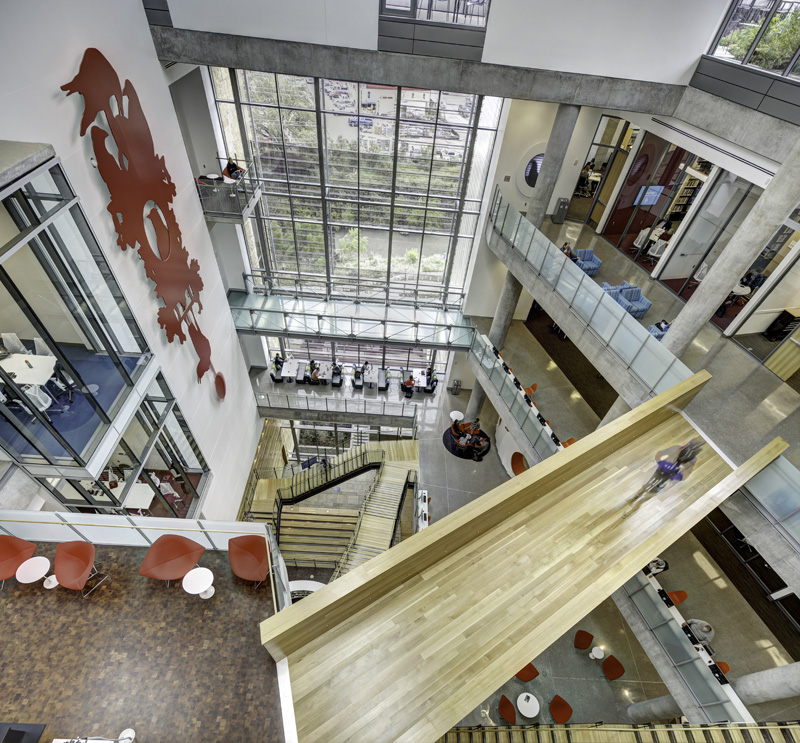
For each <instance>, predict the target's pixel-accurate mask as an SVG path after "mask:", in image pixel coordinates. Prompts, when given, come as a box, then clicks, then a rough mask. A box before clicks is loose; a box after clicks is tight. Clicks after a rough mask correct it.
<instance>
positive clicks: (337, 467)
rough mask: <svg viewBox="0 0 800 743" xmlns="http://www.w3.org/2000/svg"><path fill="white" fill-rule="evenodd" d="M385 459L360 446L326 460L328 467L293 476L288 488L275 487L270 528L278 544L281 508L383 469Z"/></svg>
mask: <svg viewBox="0 0 800 743" xmlns="http://www.w3.org/2000/svg"><path fill="white" fill-rule="evenodd" d="M385 456H386V453H385V452H384V451H383V449H378V450H375V449H373V450H367V449H365V448H364V447H359V448H358V449H354V450H351V451H349V452H347V453H345V454H342V455H341V456H338V457H334V458H333V459H331V460H328V464H327V466H325V465H324V464H322V463H317V464H313V465H311V466H310V467H308V468H306V469H303V470H302V471H301V472H299V473H297V474H295V475H294V476H293V477H292V484H291V485H289V487H286V488H278V492H277V493H276V495H275V500H274V502H273V504H272V526H273V529H274V531H275V538H276V539H277V540H278V543H279V544H280V538H281V514H282V512H283V507H284V506H293V505H297V504H298V503H300V502H302V501H304V500H306V499H307V498H310V497H311V496H313V495H315V494H316V493H318V492H320V491H321V490H325V489H326V488H329V487H332V486H333V485H335V484H336V483H338V482H341V481H342V480H346V479H348V478H350V477H355V476H356V475H358V474H361V473H362V472H365V471H366V470H369V469H376V468H378V469H379V468H381V467H383V461H384V458H385Z"/></svg>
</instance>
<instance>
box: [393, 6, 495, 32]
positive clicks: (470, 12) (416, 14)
mask: <svg viewBox="0 0 800 743" xmlns="http://www.w3.org/2000/svg"><path fill="white" fill-rule="evenodd" d="M490 3H491V0H469V2H463V3H462V2H461V1H460V0H381V5H380V12H381V15H385V16H394V17H400V18H414V19H416V20H418V21H431V22H433V23H456V24H459V25H468V26H474V27H476V28H477V27H482V26H485V25H486V18H487V16H488V15H489V5H490Z"/></svg>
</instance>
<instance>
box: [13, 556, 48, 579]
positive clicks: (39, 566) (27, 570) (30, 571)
mask: <svg viewBox="0 0 800 743" xmlns="http://www.w3.org/2000/svg"><path fill="white" fill-rule="evenodd" d="M48 570H50V560H48V559H47V558H46V557H43V556H42V555H39V556H38V557H31V558H30V559H28V560H25V562H23V563H22V565H20V566H19V567H18V568H17V580H18V581H19V582H20V583H36V581H37V580H41V579H42V578H44V576H45V575H47V571H48Z"/></svg>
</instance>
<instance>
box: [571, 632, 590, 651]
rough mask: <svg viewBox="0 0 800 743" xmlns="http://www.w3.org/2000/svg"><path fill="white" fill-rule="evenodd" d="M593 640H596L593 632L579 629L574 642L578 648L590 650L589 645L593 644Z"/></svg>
mask: <svg viewBox="0 0 800 743" xmlns="http://www.w3.org/2000/svg"><path fill="white" fill-rule="evenodd" d="M592 640H594V635H593V634H591V633H589V632H584V631H583V630H582V629H579V630H578V631H577V632H576V633H575V640H574V642H573V643H572V644H573V645H574V646H575V647H576V648H578V650H588V649H589V646H590V645H591V644H592Z"/></svg>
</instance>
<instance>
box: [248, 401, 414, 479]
mask: <svg viewBox="0 0 800 743" xmlns="http://www.w3.org/2000/svg"><path fill="white" fill-rule="evenodd" d="M256 401H257V404H258V405H261V406H263V407H268V408H285V409H287V410H314V411H319V412H323V413H359V414H362V415H393V416H398V417H402V418H408V425H407V427H408V428H414V426H415V424H416V418H417V409H418V407H419V406H418V405H415V404H408V403H405V402H389V401H386V400H365V399H356V398H346V397H333V396H324V397H323V396H319V397H316V396H315V397H312V396H311V395H282V394H280V393H275V392H260V391H258V390H256ZM280 477H284V475H280Z"/></svg>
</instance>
